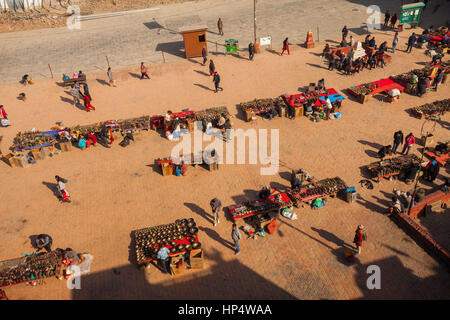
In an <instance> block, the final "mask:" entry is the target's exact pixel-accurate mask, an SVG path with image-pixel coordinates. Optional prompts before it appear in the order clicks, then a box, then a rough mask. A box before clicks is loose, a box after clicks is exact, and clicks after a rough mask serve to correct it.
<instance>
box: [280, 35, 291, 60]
mask: <svg viewBox="0 0 450 320" xmlns="http://www.w3.org/2000/svg"><path fill="white" fill-rule="evenodd" d="M284 51H287V53H288V54H289V55H290V54H291V53H290V52H289V41H288V38H286V39H284V41H283V50H282V51H281V54H280V56H282V55H283V53H284Z"/></svg>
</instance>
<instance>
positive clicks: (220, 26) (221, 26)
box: [217, 18, 223, 36]
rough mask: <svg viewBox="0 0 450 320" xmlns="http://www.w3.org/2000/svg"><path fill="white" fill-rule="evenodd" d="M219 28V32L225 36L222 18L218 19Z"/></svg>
mask: <svg viewBox="0 0 450 320" xmlns="http://www.w3.org/2000/svg"><path fill="white" fill-rule="evenodd" d="M217 29H219V34H220V35H221V36H223V22H222V18H219V20H218V21H217Z"/></svg>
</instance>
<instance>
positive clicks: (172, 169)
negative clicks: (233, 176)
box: [155, 151, 219, 176]
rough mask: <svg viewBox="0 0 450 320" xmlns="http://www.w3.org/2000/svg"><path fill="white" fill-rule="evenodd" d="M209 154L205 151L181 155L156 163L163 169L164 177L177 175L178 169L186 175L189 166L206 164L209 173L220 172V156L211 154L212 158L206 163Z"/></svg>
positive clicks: (159, 160) (162, 159)
mask: <svg viewBox="0 0 450 320" xmlns="http://www.w3.org/2000/svg"><path fill="white" fill-rule="evenodd" d="M207 154H208V153H207V152H205V151H199V152H197V153H191V154H186V155H180V156H177V157H173V156H172V157H166V158H160V159H157V160H156V161H155V163H156V165H157V166H158V167H159V168H161V173H162V175H163V176H167V175H173V174H177V172H176V171H177V169H179V174H181V175H186V173H187V171H188V166H190V165H191V166H194V167H195V166H196V165H201V164H205V165H206V166H207V167H208V169H209V171H215V170H219V157H218V154H216V153H215V152H211V154H210V157H208V158H207V160H208V161H206V160H205V156H206V155H207ZM204 160H205V161H204ZM179 174H178V175H179Z"/></svg>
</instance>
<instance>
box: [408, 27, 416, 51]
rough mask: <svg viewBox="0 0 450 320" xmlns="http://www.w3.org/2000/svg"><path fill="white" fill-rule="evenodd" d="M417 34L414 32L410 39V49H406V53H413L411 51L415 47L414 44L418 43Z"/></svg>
mask: <svg viewBox="0 0 450 320" xmlns="http://www.w3.org/2000/svg"><path fill="white" fill-rule="evenodd" d="M416 40H417V38H416V34H415V33H414V32H413V34H412V35H411V36H410V37H409V38H408V47H407V48H406V52H408V53H411V50H412V48H413V46H414V43H416Z"/></svg>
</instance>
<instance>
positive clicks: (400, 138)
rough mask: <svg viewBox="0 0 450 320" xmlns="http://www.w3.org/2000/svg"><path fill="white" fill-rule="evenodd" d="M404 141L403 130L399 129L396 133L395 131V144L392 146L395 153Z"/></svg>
mask: <svg viewBox="0 0 450 320" xmlns="http://www.w3.org/2000/svg"><path fill="white" fill-rule="evenodd" d="M402 143H403V132H402V131H401V130H399V131H397V132H396V133H394V144H393V147H392V153H393V154H396V153H397V148H398V146H399V145H400V144H402Z"/></svg>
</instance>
